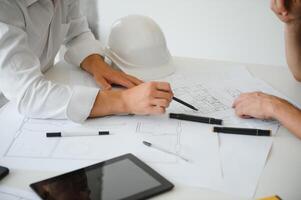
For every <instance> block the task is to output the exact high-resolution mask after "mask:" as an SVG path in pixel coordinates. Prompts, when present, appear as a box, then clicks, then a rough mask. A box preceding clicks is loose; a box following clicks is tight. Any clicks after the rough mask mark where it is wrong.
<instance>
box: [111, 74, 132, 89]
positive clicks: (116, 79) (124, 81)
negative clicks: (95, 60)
mask: <svg viewBox="0 0 301 200" xmlns="http://www.w3.org/2000/svg"><path fill="white" fill-rule="evenodd" d="M110 80H111V81H112V82H113V83H115V84H118V85H121V86H123V87H126V88H132V87H135V84H134V83H132V82H131V81H129V80H128V79H126V78H125V76H123V75H120V74H118V75H115V76H112V77H110Z"/></svg>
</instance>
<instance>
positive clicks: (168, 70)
mask: <svg viewBox="0 0 301 200" xmlns="http://www.w3.org/2000/svg"><path fill="white" fill-rule="evenodd" d="M107 57H108V58H109V59H110V60H111V61H112V64H114V65H115V66H116V67H118V68H119V69H120V70H122V71H123V72H125V73H126V74H129V75H132V76H135V77H137V78H139V79H141V80H144V81H151V80H156V79H161V78H164V77H166V76H169V75H171V74H173V73H174V72H175V71H176V68H175V65H174V62H173V59H172V57H171V58H170V59H169V61H168V62H167V63H166V64H163V65H158V66H152V67H133V66H130V67H129V66H126V64H124V63H122V62H121V61H120V60H119V59H117V58H115V57H114V56H113V55H111V54H110V53H109V54H107Z"/></svg>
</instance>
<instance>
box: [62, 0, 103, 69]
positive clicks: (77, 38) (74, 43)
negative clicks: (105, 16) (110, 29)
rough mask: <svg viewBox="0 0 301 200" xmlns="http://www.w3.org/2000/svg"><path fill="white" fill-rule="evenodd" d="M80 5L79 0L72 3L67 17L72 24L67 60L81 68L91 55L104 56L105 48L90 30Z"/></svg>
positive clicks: (67, 42)
mask: <svg viewBox="0 0 301 200" xmlns="http://www.w3.org/2000/svg"><path fill="white" fill-rule="evenodd" d="M79 4H80V2H79V0H72V1H70V5H69V10H68V16H67V23H70V27H69V31H68V33H67V37H66V46H67V48H68V50H67V52H66V54H65V60H66V61H67V62H68V63H70V64H73V65H75V66H80V64H81V62H82V61H83V60H84V59H85V58H86V57H88V56H89V55H92V54H98V55H104V50H103V46H102V44H101V42H100V41H98V40H96V39H95V37H94V35H93V34H92V32H91V30H90V29H89V26H88V22H87V19H86V17H84V16H83V15H82V14H81V12H80V5H79Z"/></svg>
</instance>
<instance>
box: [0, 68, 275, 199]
mask: <svg viewBox="0 0 301 200" xmlns="http://www.w3.org/2000/svg"><path fill="white" fill-rule="evenodd" d="M52 73H53V74H51V75H50V76H49V77H50V78H51V77H52V76H53V77H60V76H55V72H52ZM76 73H77V72H76ZM203 76H204V77H206V76H207V79H206V78H202V79H201V78H200V80H197V79H196V78H194V79H190V78H187V77H184V76H182V75H180V74H175V75H173V76H170V77H168V78H167V79H165V80H168V81H169V82H170V83H171V85H172V87H173V89H174V93H175V96H176V97H178V98H180V99H183V100H184V101H187V102H188V103H191V104H193V105H195V106H196V107H198V108H200V111H199V112H193V111H191V110H190V109H187V108H186V107H184V106H183V105H180V104H178V103H177V102H172V103H171V106H170V108H169V109H168V112H177V113H178V112H184V113H193V114H199V115H204V116H213V117H216V118H219V117H220V118H222V119H223V120H224V121H225V125H228V126H239V127H251V128H264V129H266V128H268V129H272V130H273V132H274V133H276V132H277V127H278V126H279V124H278V123H277V122H275V121H262V120H255V119H251V120H250V119H249V120H246V119H240V118H238V117H236V116H235V114H234V111H233V109H232V107H231V104H232V102H233V100H234V98H235V97H237V95H239V94H240V93H241V92H247V91H254V90H256V91H257V90H259V91H265V92H271V93H273V92H275V90H273V89H272V88H271V87H270V86H268V85H266V84H265V83H263V82H261V81H259V80H257V79H254V78H252V76H251V75H250V74H249V73H248V71H247V70H246V69H245V68H243V67H237V68H235V67H234V68H233V69H232V70H231V72H229V73H226V74H224V73H220V74H218V73H213V74H212V73H210V72H207V73H205V74H203ZM74 77H77V76H74ZM74 77H71V78H74ZM208 77H213V78H210V79H209V78H208ZM86 78H89V77H86ZM58 79H60V78H58ZM69 79H70V77H69ZM76 79H81V78H79V77H77V78H75V79H72V80H71V84H78V82H76ZM59 81H65V80H63V79H62V80H59ZM69 82H70V80H69ZM85 82H87V81H85ZM79 84H82V83H79ZM90 84H94V83H93V82H91V83H90ZM277 94H278V93H277ZM0 112H1V113H0V118H1V120H0V127H1V128H2V129H3V130H8V131H6V132H1V133H0V137H1V139H0V155H2V157H1V159H0V164H1V163H3V165H5V166H8V167H12V168H23V169H35V170H52V171H53V170H58V171H70V170H72V169H76V168H80V167H83V166H87V165H89V164H93V163H96V162H100V161H103V160H106V159H109V158H112V157H115V156H119V155H121V154H125V153H134V154H135V155H136V156H138V157H139V158H140V159H142V160H143V161H145V162H147V163H148V164H149V165H150V166H151V167H153V168H155V169H156V170H158V171H159V172H160V173H161V174H162V175H164V176H166V178H168V179H170V180H172V181H173V182H175V183H181V184H184V185H190V186H197V187H206V188H210V189H213V190H219V191H224V192H228V193H231V194H234V195H238V196H244V197H247V198H251V197H252V196H253V194H254V193H255V190H256V187H257V182H258V180H259V177H260V174H261V172H262V170H263V168H264V165H265V162H266V158H267V154H268V152H269V151H270V148H271V144H272V142H271V138H264V137H251V136H229V135H219V137H218V135H217V134H215V133H212V126H211V125H207V124H200V123H195V122H183V121H179V120H173V119H168V118H167V116H166V115H165V116H160V117H153V116H152V117H150V116H145V117H142V116H110V117H104V118H99V119H93V120H87V121H86V122H85V123H84V124H82V125H78V124H73V123H72V122H68V121H66V120H37V119H23V118H22V117H21V116H20V115H18V114H17V112H16V110H15V109H14V105H13V103H9V104H8V105H6V106H5V108H4V109H1V110H0ZM2 118H3V121H2ZM8 125H9V127H12V128H10V129H7V127H8ZM64 130H65V131H66V130H68V131H72V130H76V131H79V130H82V131H84V130H109V131H110V133H111V134H110V135H109V136H89V137H69V138H46V136H45V133H46V132H48V131H49V132H50V131H51V132H52V131H64ZM2 138H5V140H3V139H2ZM218 138H219V139H218ZM143 140H147V141H149V142H152V143H154V144H157V145H160V146H163V147H165V148H166V149H167V150H169V151H172V152H174V153H177V154H179V155H182V156H185V157H188V158H189V160H190V162H185V161H183V160H181V159H179V158H178V157H177V156H172V155H170V154H166V153H164V152H161V151H158V150H156V149H154V148H150V147H147V146H145V145H143V144H142V141H143ZM219 145H220V149H219ZM221 168H222V170H221Z"/></svg>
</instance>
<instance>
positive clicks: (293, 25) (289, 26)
mask: <svg viewBox="0 0 301 200" xmlns="http://www.w3.org/2000/svg"><path fill="white" fill-rule="evenodd" d="M285 30H286V31H287V32H293V33H300V31H301V20H299V19H298V20H293V21H290V22H288V23H286V24H285Z"/></svg>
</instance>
